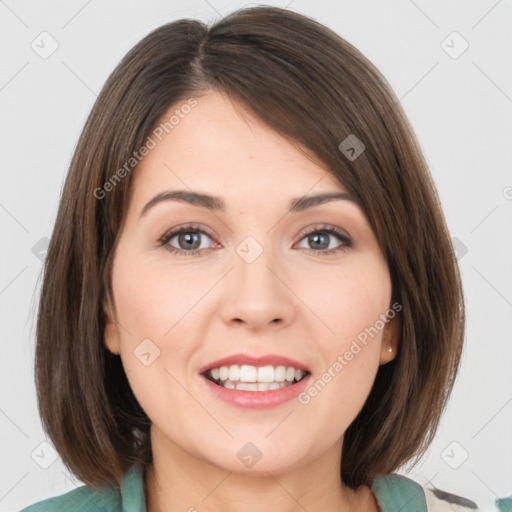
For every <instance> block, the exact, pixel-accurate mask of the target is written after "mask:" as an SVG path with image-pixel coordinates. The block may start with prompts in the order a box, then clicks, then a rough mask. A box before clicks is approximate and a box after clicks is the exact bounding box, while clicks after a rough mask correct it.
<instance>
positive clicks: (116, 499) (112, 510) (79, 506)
mask: <svg viewBox="0 0 512 512" xmlns="http://www.w3.org/2000/svg"><path fill="white" fill-rule="evenodd" d="M120 504H121V499H120V493H119V488H117V487H108V488H105V489H99V490H95V489H93V488H91V487H87V486H85V485H83V486H81V487H77V488H76V489H73V490H72V491H69V492H67V493H65V494H61V495H60V496H55V497H53V498H48V499H46V500H43V501H38V502H37V503H34V504H32V505H29V506H28V507H26V508H24V509H23V510H21V511H20V512H65V511H68V510H69V511H73V512H90V511H91V510H94V512H118V511H121V507H120Z"/></svg>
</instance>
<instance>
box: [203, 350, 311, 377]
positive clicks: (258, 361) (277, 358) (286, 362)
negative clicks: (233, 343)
mask: <svg viewBox="0 0 512 512" xmlns="http://www.w3.org/2000/svg"><path fill="white" fill-rule="evenodd" d="M234 364H238V365H242V364H245V365H250V366H286V367H287V368H288V367H290V366H293V368H295V369H296V370H303V371H306V372H308V373H311V372H310V370H309V368H308V367H307V366H306V365H304V364H303V363H299V362H298V361H296V360H295V359H291V358H289V357H286V356H281V355H279V354H266V355H264V356H259V357H256V356H250V355H248V354H233V355H231V356H228V357H223V358H222V359H217V360H216V361H213V362H211V363H208V364H206V365H204V366H203V367H202V368H201V369H200V370H199V373H200V374H203V373H205V372H207V371H208V370H212V369H214V368H220V367H221V366H231V365H234Z"/></svg>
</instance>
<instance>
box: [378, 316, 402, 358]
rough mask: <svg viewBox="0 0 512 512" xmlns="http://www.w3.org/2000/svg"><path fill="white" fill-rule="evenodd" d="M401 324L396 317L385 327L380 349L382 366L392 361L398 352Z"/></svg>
mask: <svg viewBox="0 0 512 512" xmlns="http://www.w3.org/2000/svg"><path fill="white" fill-rule="evenodd" d="M400 326H401V322H400V319H399V318H398V316H394V317H393V318H391V319H390V320H388V322H387V323H386V325H385V326H384V329H383V332H382V342H381V349H380V364H381V365H383V364H386V363H389V362H390V361H392V360H393V359H394V358H395V357H396V355H397V352H398V343H399V338H400Z"/></svg>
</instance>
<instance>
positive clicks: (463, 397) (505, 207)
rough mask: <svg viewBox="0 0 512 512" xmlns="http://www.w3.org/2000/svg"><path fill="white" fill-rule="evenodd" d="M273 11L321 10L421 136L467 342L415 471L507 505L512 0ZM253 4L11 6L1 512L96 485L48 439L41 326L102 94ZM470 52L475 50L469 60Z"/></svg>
mask: <svg viewBox="0 0 512 512" xmlns="http://www.w3.org/2000/svg"><path fill="white" fill-rule="evenodd" d="M263 3H268V4H272V5H278V6H281V7H285V6H287V5H288V6H289V8H290V9H293V10H296V11H298V12H301V13H304V14H307V15H311V16H313V17H314V18H316V19H317V20H319V21H320V22H322V23H324V24H325V25H327V26H329V27H331V28H332V29H334V30H335V31H336V32H338V33H339V34H340V35H341V36H343V37H344V38H346V39H347V40H348V41H349V42H351V43H352V44H354V45H355V46H356V47H357V48H359V49H360V50H361V51H362V52H363V53H364V54H365V55H366V56H367V57H368V58H369V59H370V60H371V61H373V62H374V63H375V64H376V66H377V67H378V68H379V69H380V70H381V71H382V73H383V74H384V76H385V77H386V78H387V79H388V80H389V82H390V84H391V86H392V87H393V88H394V90H395V91H396V93H397V95H398V97H399V98H400V100H401V103H402V104H403V106H404V108H405V110H406V112H407V114H408V116H409V118H410V120H411V122H412V125H413V127H414V129H415V131H416V133H417V135H418V137H419V140H420V143H421V145H422V147H423V150H424V152H425V155H426V157H427V161H428V162H429V164H430V166H431V170H432V173H433V175H434V179H435V181H436V184H437V187H438V190H439V193H440V196H441V200H442V204H443V207H444V211H445V214H446V217H447V221H448V225H449V228H450V231H451V234H452V236H453V237H456V238H457V240H456V241H455V242H454V243H455V244H456V245H457V247H458V251H459V258H460V259H459V263H460V267H461V272H462V275H463V280H464V287H465V293H466V298H467V313H468V321H467V337H466V340H467V341H466V347H465V351H464V354H463V361H462V368H461V373H460V376H459V378H458V380H457V382H456V385H455V389H454V393H453V395H452V398H451V400H450V403H449V406H448V408H447V410H446V413H445V415H444V417H443V420H442V424H441V426H440V429H439V431H438V432H437V435H436V439H435V442H434V443H433V444H432V445H431V446H430V448H429V451H428V453H427V455H426V456H425V457H424V458H423V459H422V461H421V462H420V463H419V464H418V465H417V466H416V467H415V468H413V469H412V470H411V471H408V468H407V467H405V468H402V469H401V470H400V472H401V473H403V474H407V475H408V476H409V477H410V478H413V479H415V480H416V481H418V482H419V483H420V484H422V485H425V486H428V487H430V485H435V486H437V487H438V488H441V489H443V490H446V491H449V492H452V493H455V494H459V495H462V496H466V497H468V498H470V499H473V500H475V501H476V502H477V503H478V504H479V505H480V507H481V509H482V510H489V511H491V510H495V509H494V504H493V503H494V500H495V498H496V497H497V496H499V497H504V496H509V495H511V494H512V439H511V437H512V435H511V434H512V428H511V427H512V386H511V383H512V377H511V368H512V343H511V341H512V340H511V334H510V327H511V322H510V319H511V316H512V315H511V313H512V272H511V270H510V262H511V261H512V237H511V225H512V222H511V221H512V172H511V169H512V166H511V164H512V152H511V151H510V145H511V144H510V143H511V126H512V74H511V72H510V69H511V68H510V64H511V62H512V59H511V53H512V33H511V31H510V27H511V25H512V1H511V0H501V1H496V0H485V1H484V0H482V1H479V2H475V1H473V2H468V1H452V2H449V3H448V2H442V1H435V2H434V1H431V2H427V1H424V0H415V1H412V0H401V1H398V0H396V1H387V2H378V1H372V2H358V1H327V0H321V1H320V0H316V1H315V2H306V1H304V0H302V1H301V0H292V2H290V1H289V0H286V1H283V2H263ZM243 5H254V4H249V3H247V4H245V3H243V2H226V1H223V0H209V1H206V0H197V1H193V2H192V1H191V2H183V1H181V2H177V1H169V0H168V1H157V0H152V1H147V2H144V3H143V2H134V1H130V2H127V1H122V2H121V1H112V0H109V1H102V2H100V1H98V0H89V1H67V2H53V1H52V2H50V1H47V2H37V1H35V0H34V1H25V2H23V1H20V2H15V1H14V0H0V43H1V48H2V54H1V55H2V57H1V60H0V108H1V110H0V112H1V117H0V144H1V182H0V183H1V187H0V223H1V224H0V225H1V229H2V248H3V250H2V251H0V305H1V306H0V307H1V310H0V315H1V317H0V326H1V334H2V338H1V343H2V345H1V346H2V357H1V359H0V376H1V395H0V432H1V433H2V435H1V437H0V446H1V458H0V460H1V462H0V464H1V467H0V471H1V474H0V510H1V511H17V510H19V509H20V508H22V507H24V506H26V505H28V504H30V503H33V502H35V501H38V500H42V499H45V498H48V497H50V496H55V495H58V494H62V493H64V492H66V491H68V490H71V489H73V488H74V487H76V486H78V485H81V484H82V482H79V481H76V480H75V479H74V478H73V477H72V476H71V475H69V473H68V472H67V471H66V470H65V469H64V466H63V465H62V463H61V460H60V458H58V457H57V455H56V454H54V453H53V452H52V448H51V446H50V445H48V444H41V443H45V441H47V440H46V439H45V436H44V434H43V432H42V429H41V423H40V420H39V416H38V412H37V405H36V394H35V387H34V381H33V359H34V328H33V327H34V319H35V312H36V304H37V295H38V292H39V282H38V277H39V273H40V270H41V258H42V257H44V240H43V241H41V239H43V238H44V237H49V236H50V235H51V229H52V226H53V223H54V221H55V215H56V211H57V205H58V199H59V195H60V191H61V187H62V184H63V180H64V177H65V174H66V172H67V167H68V165H69V162H70V159H71V155H72V152H73V149H74V147H75V144H76V142H77V139H78V136H79V134H80V131H81V129H82V127H83V124H84V122H85V119H86V116H87V114H88V112H89V110H90V108H91V107H92V104H93V102H94V100H95V99H96V95H97V93H98V92H99V90H100V88H101V87H102V85H103V83H104V82H105V80H106V78H107V76H108V74H109V73H110V72H111V71H112V70H113V69H114V67H115V66H116V65H117V63H118V62H119V60H120V59H121V58H122V57H123V56H124V54H125V53H126V52H127V51H128V50H129V49H130V48H131V47H132V46H133V45H134V44H135V43H137V42H138V41H139V40H140V39H141V38H142V37H144V36H145V35H146V34H147V33H148V32H149V31H151V30H152V29H154V28H156V27H158V26H160V25H162V24H164V23H167V22H169V21H172V20H174V19H178V18H182V17H194V18H199V19H201V20H203V21H212V20H214V19H217V18H218V17H219V16H220V15H225V14H227V13H228V12H231V11H233V10H235V9H236V8H239V7H241V6H243ZM43 31H47V32H48V33H49V34H50V35H51V36H45V35H43V36H41V35H40V34H41V32H43ZM454 31H456V32H458V34H460V36H458V35H457V34H453V32H454ZM43 38H46V39H44V40H43ZM52 38H53V39H54V40H55V41H56V42H57V43H58V48H57V49H56V51H55V52H54V53H53V54H52V55H50V56H49V57H48V58H45V59H44V58H42V57H41V56H40V54H39V53H37V52H36V51H35V50H34V49H33V48H32V47H31V45H33V46H35V47H36V48H37V49H38V51H39V52H40V53H41V52H42V51H48V50H49V49H51V44H52ZM443 41H444V42H443ZM464 41H466V42H467V44H469V47H468V48H467V50H466V51H464V53H462V54H461V55H458V53H459V52H460V51H461V50H462V49H464V46H465V43H464ZM43 46H44V49H43ZM455 57H456V58H455ZM411 243H414V241H411ZM34 247H35V249H33V248H34ZM432 250H433V251H435V250H436V248H435V247H432ZM466 251H467V252H466ZM466 456H467V459H466V460H464V458H465V457H466ZM46 466H47V468H46V469H45V467H46Z"/></svg>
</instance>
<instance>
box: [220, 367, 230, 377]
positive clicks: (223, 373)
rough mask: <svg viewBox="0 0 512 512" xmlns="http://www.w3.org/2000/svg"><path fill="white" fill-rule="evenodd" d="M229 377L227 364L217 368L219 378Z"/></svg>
mask: <svg viewBox="0 0 512 512" xmlns="http://www.w3.org/2000/svg"><path fill="white" fill-rule="evenodd" d="M228 377H229V369H228V367H227V366H221V367H220V368H219V379H220V380H226V379H227V378H228Z"/></svg>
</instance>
